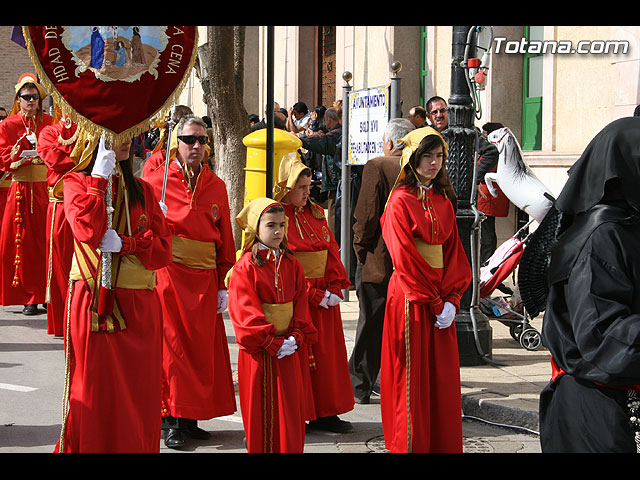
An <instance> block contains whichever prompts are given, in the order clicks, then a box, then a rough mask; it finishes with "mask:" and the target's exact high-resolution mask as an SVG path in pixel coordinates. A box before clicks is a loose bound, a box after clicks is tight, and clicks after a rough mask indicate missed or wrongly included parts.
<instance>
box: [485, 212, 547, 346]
mask: <svg viewBox="0 0 640 480" xmlns="http://www.w3.org/2000/svg"><path fill="white" fill-rule="evenodd" d="M532 221H533V220H531V221H529V222H528V223H527V224H526V225H525V226H523V227H522V228H521V229H520V230H518V232H516V233H515V235H514V236H512V237H511V238H509V239H508V240H507V241H506V242H504V243H503V244H502V245H500V246H499V247H498V248H497V249H496V251H495V252H494V253H493V255H492V256H491V258H489V259H488V260H487V261H486V262H485V263H484V264H483V265H482V266H481V267H480V278H479V288H480V298H481V303H480V307H481V308H482V309H483V310H484V311H485V313H487V314H489V316H490V317H492V318H497V320H498V321H500V322H501V323H503V324H504V325H506V326H508V327H509V333H510V334H511V336H512V337H513V339H514V340H516V341H517V342H519V343H520V345H521V346H522V347H523V348H524V349H526V350H537V349H538V347H539V346H540V344H541V337H540V333H539V332H538V331H537V330H536V329H535V328H533V327H532V326H531V324H530V322H529V316H528V315H527V312H526V308H525V307H524V305H523V304H522V313H520V312H518V311H516V310H514V309H513V308H512V307H510V306H509V304H508V303H507V302H504V301H497V300H494V299H492V298H491V297H490V295H491V293H493V291H494V290H495V289H496V288H498V287H501V285H502V282H503V281H504V280H505V279H506V278H507V277H508V276H509V275H511V274H512V273H514V271H515V270H516V268H517V267H518V265H519V264H520V260H521V258H522V255H523V253H524V250H525V247H526V243H527V240H528V239H529V234H527V235H525V232H526V230H527V227H529V225H530V224H531V222H532ZM522 237H524V238H522ZM502 288H507V287H502ZM502 288H501V290H502ZM509 290H510V289H509ZM511 293H512V294H513V292H511Z"/></svg>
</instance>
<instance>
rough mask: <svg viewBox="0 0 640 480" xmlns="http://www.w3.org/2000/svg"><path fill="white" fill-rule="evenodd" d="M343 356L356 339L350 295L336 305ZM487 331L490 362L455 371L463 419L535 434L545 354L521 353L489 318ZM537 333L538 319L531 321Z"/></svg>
mask: <svg viewBox="0 0 640 480" xmlns="http://www.w3.org/2000/svg"><path fill="white" fill-rule="evenodd" d="M341 310H342V321H343V326H344V333H345V339H346V342H347V351H348V352H349V353H350V352H351V349H352V348H353V342H354V340H355V331H356V325H357V322H358V300H357V297H356V295H355V291H351V292H350V297H349V301H348V302H343V303H342V304H341ZM489 324H490V326H491V329H492V351H491V360H492V361H493V362H495V363H496V364H489V363H487V364H485V365H478V366H472V367H462V368H461V369H460V380H461V384H462V408H463V413H464V415H466V416H472V417H477V418H480V419H483V420H486V421H489V422H493V423H499V424H505V425H511V426H517V427H524V428H526V429H529V430H533V431H535V432H538V431H539V429H538V398H539V395H540V392H541V391H542V389H543V388H544V386H545V385H546V384H547V383H548V381H549V378H550V375H551V366H550V364H549V358H550V355H549V351H548V350H547V349H545V348H544V347H542V346H540V348H539V349H538V350H534V351H530V350H525V349H524V348H523V347H521V346H520V344H519V343H518V342H517V341H516V340H514V339H513V338H512V337H511V335H510V333H509V327H508V326H506V325H504V324H503V323H502V322H500V321H498V320H496V319H490V322H489ZM531 326H532V327H534V328H536V329H537V330H538V332H539V331H540V330H541V328H542V315H539V316H538V317H537V318H535V319H533V321H531Z"/></svg>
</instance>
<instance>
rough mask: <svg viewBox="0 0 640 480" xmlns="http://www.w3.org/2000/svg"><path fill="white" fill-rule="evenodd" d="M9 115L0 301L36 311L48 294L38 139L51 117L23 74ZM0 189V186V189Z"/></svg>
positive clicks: (2, 157)
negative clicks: (7, 176) (8, 182)
mask: <svg viewBox="0 0 640 480" xmlns="http://www.w3.org/2000/svg"><path fill="white" fill-rule="evenodd" d="M15 92H16V93H15V97H14V102H13V106H12V108H11V111H10V112H9V116H8V117H7V118H6V119H5V120H3V121H2V122H0V170H1V171H2V172H3V173H4V172H6V173H7V174H8V175H10V177H11V179H12V181H11V185H10V186H9V189H8V194H7V197H6V205H5V207H4V210H3V211H0V215H1V216H2V226H1V227H0V259H1V260H0V278H2V282H1V283H0V301H1V303H2V305H23V306H24V309H23V311H22V312H23V313H24V314H25V315H36V314H38V313H39V312H38V308H37V307H38V304H43V303H44V302H45V293H46V286H47V281H46V272H47V263H46V258H47V257H46V256H47V251H46V224H47V208H48V204H49V196H48V193H47V167H46V166H45V165H44V162H43V161H42V159H41V158H40V157H39V156H38V154H37V152H36V148H37V145H38V137H39V135H40V132H41V131H42V129H43V128H44V127H46V126H47V125H50V124H51V122H52V118H51V116H50V115H48V114H46V113H44V112H43V108H42V102H43V100H44V99H45V98H46V97H47V92H46V91H45V89H44V88H43V87H42V85H40V84H39V83H38V81H37V78H36V76H35V75H33V74H31V73H25V74H24V75H22V76H21V77H20V79H19V80H18V83H17V84H16V86H15ZM0 191H1V190H0Z"/></svg>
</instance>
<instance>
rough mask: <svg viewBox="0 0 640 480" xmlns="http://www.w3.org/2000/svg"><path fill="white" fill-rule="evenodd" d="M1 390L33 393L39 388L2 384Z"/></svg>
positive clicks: (0, 385)
mask: <svg viewBox="0 0 640 480" xmlns="http://www.w3.org/2000/svg"><path fill="white" fill-rule="evenodd" d="M0 388H1V389H3V390H13V391H15V392H33V391H34V390H37V388H33V387H25V386H24V385H12V384H10V383H0Z"/></svg>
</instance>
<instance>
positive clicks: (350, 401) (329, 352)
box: [274, 156, 355, 433]
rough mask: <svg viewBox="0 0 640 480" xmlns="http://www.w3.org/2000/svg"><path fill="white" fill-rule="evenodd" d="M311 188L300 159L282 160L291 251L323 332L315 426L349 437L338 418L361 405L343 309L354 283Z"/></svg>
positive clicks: (277, 193)
mask: <svg viewBox="0 0 640 480" xmlns="http://www.w3.org/2000/svg"><path fill="white" fill-rule="evenodd" d="M310 185H311V170H310V169H309V168H308V167H306V165H304V164H303V163H302V161H301V160H300V158H298V157H294V156H289V157H286V158H284V159H283V160H282V162H281V163H280V166H279V169H278V183H277V185H276V187H275V188H274V198H275V199H276V200H281V202H282V204H283V206H284V208H285V212H286V214H287V218H288V220H289V231H288V234H287V240H288V246H289V248H290V249H291V251H292V252H293V254H294V255H295V257H296V258H297V259H298V260H299V261H300V263H302V266H303V268H304V273H305V277H306V279H307V296H308V298H309V312H310V314H311V318H312V319H313V324H314V325H315V327H316V329H317V330H318V342H317V344H316V345H313V346H312V347H311V348H310V350H311V352H310V354H311V355H312V357H313V364H312V365H313V368H312V369H311V382H312V384H313V399H314V404H315V419H313V420H311V421H310V422H309V426H310V428H312V429H314V430H323V431H330V432H334V433H345V432H348V431H350V430H352V429H353V427H352V425H351V423H350V422H348V421H345V420H342V419H341V418H339V417H338V415H340V414H343V413H346V412H349V411H350V410H353V406H354V404H355V400H354V396H353V388H352V386H351V376H350V374H349V364H348V358H347V347H346V343H345V339H344V330H343V327H342V316H341V313H340V305H339V304H340V302H341V301H342V299H343V296H342V290H343V289H345V288H348V287H349V284H350V282H349V279H348V278H347V272H346V271H345V268H344V265H342V261H341V260H340V252H339V249H338V243H337V242H336V240H335V238H333V234H332V233H331V231H330V230H329V225H328V224H327V219H326V218H325V216H324V211H323V210H322V208H321V207H319V206H318V205H316V204H315V203H313V202H312V201H311V200H310V199H309V187H310Z"/></svg>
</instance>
